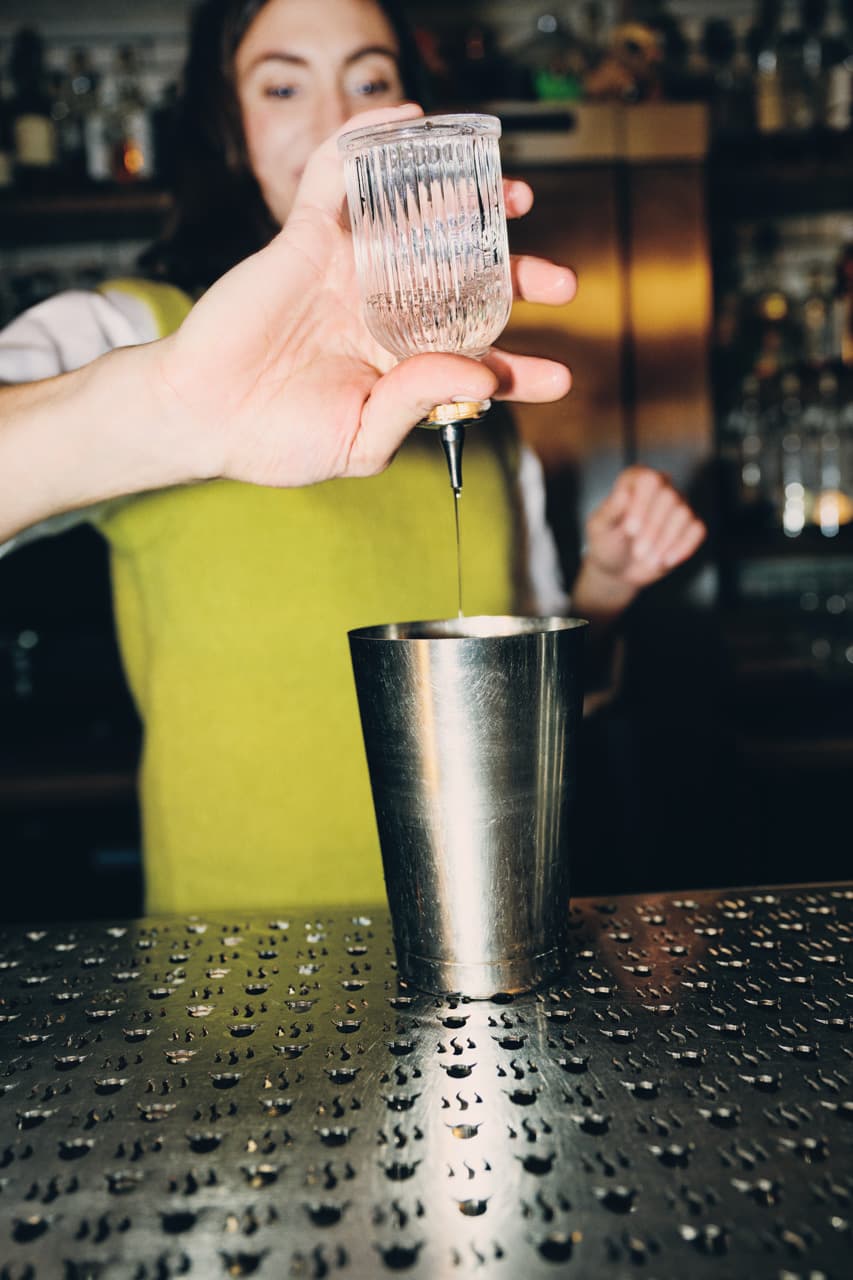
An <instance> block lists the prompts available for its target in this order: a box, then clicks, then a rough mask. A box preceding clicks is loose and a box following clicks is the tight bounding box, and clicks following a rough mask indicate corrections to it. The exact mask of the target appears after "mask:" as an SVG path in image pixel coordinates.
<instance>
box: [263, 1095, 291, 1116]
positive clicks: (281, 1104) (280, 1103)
mask: <svg viewBox="0 0 853 1280" xmlns="http://www.w3.org/2000/svg"><path fill="white" fill-rule="evenodd" d="M260 1103H261V1106H262V1108H263V1110H264V1113H265V1114H266V1115H267V1116H269V1117H270V1119H274V1118H275V1117H276V1116H286V1115H287V1114H288V1112H289V1111H292V1110H293V1099H292V1098H261V1099H260Z"/></svg>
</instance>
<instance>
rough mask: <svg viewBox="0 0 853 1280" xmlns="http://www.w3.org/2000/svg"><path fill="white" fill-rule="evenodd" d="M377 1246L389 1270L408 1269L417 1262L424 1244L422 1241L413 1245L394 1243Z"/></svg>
mask: <svg viewBox="0 0 853 1280" xmlns="http://www.w3.org/2000/svg"><path fill="white" fill-rule="evenodd" d="M377 1248H378V1250H379V1256H380V1257H381V1259H382V1261H383V1262H384V1263H385V1266H386V1267H388V1269H389V1271H406V1270H407V1269H408V1268H409V1267H413V1266H414V1265H415V1263H416V1262H417V1260H418V1254H419V1253H420V1251H421V1249H422V1248H423V1245H422V1244H421V1243H418V1244H413V1245H403V1244H392V1245H387V1246H385V1247H384V1248H383V1246H382V1245H377Z"/></svg>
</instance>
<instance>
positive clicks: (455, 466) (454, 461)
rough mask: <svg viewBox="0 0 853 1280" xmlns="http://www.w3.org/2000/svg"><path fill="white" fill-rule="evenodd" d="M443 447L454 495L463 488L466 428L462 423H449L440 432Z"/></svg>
mask: <svg viewBox="0 0 853 1280" xmlns="http://www.w3.org/2000/svg"><path fill="white" fill-rule="evenodd" d="M439 438H440V440H441V447H442V449H443V450H444V456H445V458H446V459H447V470H448V471H449V472H450V483H451V485H452V487H453V492H454V493H459V491H460V490H461V488H462V449H463V448H464V445H465V428H464V426H463V425H462V423H461V422H448V423H447V424H446V425H445V426H443V427H442V428H441V431H440V432H439Z"/></svg>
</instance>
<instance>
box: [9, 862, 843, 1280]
mask: <svg viewBox="0 0 853 1280" xmlns="http://www.w3.org/2000/svg"><path fill="white" fill-rule="evenodd" d="M571 925H572V930H571V935H572V940H573V958H572V962H571V965H570V967H569V969H568V972H567V975H566V977H565V979H564V981H562V982H561V983H560V984H557V985H555V986H552V987H551V988H548V989H545V990H544V991H540V992H538V993H535V994H533V995H528V996H523V997H517V998H515V999H513V998H511V997H508V996H500V995H498V996H496V997H495V998H494V999H493V1000H491V1001H480V1002H472V1001H466V1000H465V999H464V998H461V997H460V998H452V997H443V998H438V997H432V996H427V995H423V994H419V993H417V992H415V991H413V990H410V989H406V988H405V987H404V986H403V985H402V984H401V983H400V982H399V981H398V979H397V975H396V973H395V969H394V960H393V948H392V945H391V937H390V927H389V923H388V919H387V913H386V910H385V908H384V907H382V908H374V909H367V910H362V909H361V908H356V909H349V910H344V909H335V910H334V911H329V910H328V909H323V910H321V911H319V912H311V913H306V912H304V911H302V910H300V911H298V912H293V913H288V912H283V913H282V915H281V917H280V918H278V919H275V918H272V917H270V916H269V915H264V916H258V917H257V918H249V919H244V918H238V917H234V918H229V917H225V916H217V917H216V918H214V917H205V918H193V917H188V918H182V917H180V918H179V917H162V918H154V917H151V918H147V919H143V920H139V921H132V922H131V921H127V922H116V923H110V922H96V923H91V924H79V925H78V924H68V923H62V924H51V925H45V926H43V927H38V928H31V927H27V926H22V927H20V928H17V927H8V926H7V927H3V928H2V929H0V1200H1V1201H2V1205H3V1208H4V1213H3V1215H2V1218H0V1276H1V1277H3V1280H21V1278H23V1277H27V1278H28V1280H42V1278H43V1277H62V1278H63V1280H84V1278H85V1280H89V1278H94V1277H102V1276H103V1277H110V1278H112V1277H121V1278H124V1277H127V1280H147V1278H151V1280H154V1278H155V1277H157V1278H158V1280H159V1278H163V1277H170V1276H179V1275H193V1276H199V1277H202V1278H203V1280H211V1278H213V1277H216V1276H219V1275H222V1276H227V1275H232V1276H241V1275H252V1274H258V1275H262V1276H263V1275H268V1276H271V1277H281V1276H299V1277H303V1276H304V1277H318V1278H320V1277H326V1276H328V1277H341V1280H346V1277H352V1278H353V1280H362V1278H365V1280H366V1278H369V1277H373V1276H382V1275H384V1274H386V1273H391V1272H402V1273H405V1274H408V1275H412V1276H414V1277H421V1278H423V1277H429V1278H430V1280H433V1278H439V1280H444V1277H454V1276H467V1275H480V1276H484V1277H492V1276H495V1277H507V1280H510V1278H511V1280H516V1278H517V1277H518V1276H524V1277H525V1280H538V1278H539V1277H542V1276H550V1275H555V1274H565V1275H567V1276H578V1277H593V1276H594V1277H601V1276H604V1277H607V1276H613V1277H619V1280H623V1278H624V1277H628V1276H643V1277H646V1278H647V1280H663V1278H664V1277H667V1278H671V1280H684V1278H685V1277H687V1276H691V1277H696V1278H697V1280H698V1278H701V1277H717V1278H719V1280H738V1278H740V1277H744V1278H745V1280H746V1278H748V1280H761V1278H762V1277H768V1278H769V1277H773V1280H796V1278H797V1277H803V1280H805V1278H806V1277H809V1280H818V1278H820V1280H841V1278H842V1277H846V1276H849V1275H851V1274H853V1152H852V1151H851V1146H853V1088H851V1075H853V1035H851V1029H853V1017H851V1014H853V1010H851V998H853V964H851V955H850V943H851V939H853V887H850V886H846V885H841V886H825V885H820V886H798V887H793V888H784V889H780V888H772V889H737V890H728V891H723V892H720V891H714V892H695V891H694V892H690V893H689V894H684V895H660V894H655V895H651V896H646V897H621V898H614V899H610V900H584V901H578V902H575V903H573V905H572V908H571Z"/></svg>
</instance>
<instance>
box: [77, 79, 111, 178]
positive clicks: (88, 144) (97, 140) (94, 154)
mask: <svg viewBox="0 0 853 1280" xmlns="http://www.w3.org/2000/svg"><path fill="white" fill-rule="evenodd" d="M117 102H118V88H117V85H116V81H115V77H114V76H113V75H111V74H107V75H105V76H103V77H102V79H101V82H100V84H99V86H98V88H97V91H94V90H93V93H92V98H91V100H90V101H89V103H88V105H87V110H86V114H85V116H84V119H83V145H84V147H85V152H86V177H87V178H88V180H89V181H90V182H94V183H97V184H101V183H104V182H111V181H112V178H113V163H112V160H113V145H114V133H115V110H116V104H117Z"/></svg>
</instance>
